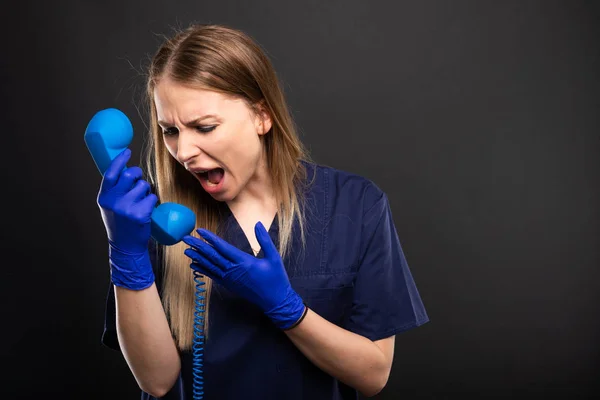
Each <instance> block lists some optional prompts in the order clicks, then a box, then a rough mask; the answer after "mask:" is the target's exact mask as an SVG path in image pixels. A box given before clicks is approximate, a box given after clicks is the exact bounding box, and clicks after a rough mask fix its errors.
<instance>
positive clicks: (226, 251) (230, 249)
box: [196, 228, 246, 262]
mask: <svg viewBox="0 0 600 400" xmlns="http://www.w3.org/2000/svg"><path fill="white" fill-rule="evenodd" d="M196 232H198V234H199V235H200V236H202V237H203V238H204V239H205V240H206V241H207V242H208V243H210V245H211V246H212V247H214V248H215V249H217V251H218V252H219V253H221V254H222V255H223V256H224V257H225V258H227V259H228V260H229V261H232V262H239V261H241V260H242V258H243V257H245V256H246V253H244V252H243V251H241V250H240V249H238V248H237V247H235V246H232V245H231V244H229V243H227V242H226V241H225V240H223V239H221V238H220V237H218V236H217V235H215V234H214V233H212V232H211V231H209V230H206V229H202V228H199V229H196Z"/></svg>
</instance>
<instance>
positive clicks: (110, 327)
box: [101, 239, 162, 351]
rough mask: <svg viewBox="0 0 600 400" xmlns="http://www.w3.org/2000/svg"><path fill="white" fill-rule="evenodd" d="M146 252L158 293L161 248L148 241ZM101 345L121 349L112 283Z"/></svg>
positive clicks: (151, 240) (160, 275) (107, 297)
mask: <svg viewBox="0 0 600 400" xmlns="http://www.w3.org/2000/svg"><path fill="white" fill-rule="evenodd" d="M148 251H149V252H150V261H151V262H152V269H153V270H154V277H155V284H156V288H157V289H158V292H159V293H160V290H161V283H162V282H161V278H162V273H161V272H160V271H161V270H162V267H161V264H162V257H161V255H162V254H161V246H160V245H158V244H157V243H156V242H155V241H154V240H153V239H150V241H149V244H148ZM101 343H102V344H103V345H105V346H106V347H108V348H111V349H113V350H118V351H120V350H121V347H120V346H119V339H118V337H117V312H116V305H115V288H114V285H113V284H112V282H111V283H109V285H108V294H107V295H106V305H105V310H104V330H103V332H102V337H101Z"/></svg>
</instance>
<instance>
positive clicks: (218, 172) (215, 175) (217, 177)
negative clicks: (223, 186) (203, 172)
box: [208, 168, 225, 185]
mask: <svg viewBox="0 0 600 400" xmlns="http://www.w3.org/2000/svg"><path fill="white" fill-rule="evenodd" d="M224 174H225V171H223V169H222V168H215V169H211V170H210V171H208V180H209V181H210V182H211V183H214V184H215V185H216V184H218V183H219V182H221V179H223V175H224Z"/></svg>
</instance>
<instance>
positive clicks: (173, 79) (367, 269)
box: [98, 25, 428, 399]
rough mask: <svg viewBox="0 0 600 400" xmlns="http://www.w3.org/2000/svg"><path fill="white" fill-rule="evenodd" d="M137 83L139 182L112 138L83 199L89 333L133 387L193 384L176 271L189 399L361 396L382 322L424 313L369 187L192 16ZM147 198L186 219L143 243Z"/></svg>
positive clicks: (264, 70)
mask: <svg viewBox="0 0 600 400" xmlns="http://www.w3.org/2000/svg"><path fill="white" fill-rule="evenodd" d="M147 95H148V100H149V111H150V113H149V114H150V115H149V117H150V122H151V126H150V131H151V132H150V133H151V135H150V137H149V146H148V147H147V148H148V150H149V151H148V153H147V154H148V155H149V158H148V161H149V163H148V171H149V176H150V179H149V180H150V182H151V183H148V182H146V181H145V180H144V179H142V170H141V169H140V168H139V167H130V168H127V167H126V163H127V161H128V159H129V157H130V152H128V151H125V152H123V153H122V154H121V155H119V156H118V157H117V158H116V159H115V160H114V161H113V163H112V164H111V166H110V168H109V169H108V170H107V171H106V173H105V176H104V179H103V184H102V187H101V189H100V193H99V201H98V203H99V205H100V208H101V212H102V216H103V220H104V222H105V227H106V230H107V233H108V238H109V244H110V245H109V250H110V251H109V259H110V265H111V285H110V292H109V296H108V301H107V310H106V323H105V330H104V334H103V337H102V340H103V343H104V344H105V345H107V346H109V347H111V348H113V349H120V350H121V351H122V352H123V355H124V357H125V359H126V360H127V363H128V365H129V367H130V369H131V371H132V373H133V375H134V377H135V379H136V381H137V383H138V384H139V386H140V388H141V389H142V397H143V398H152V397H161V398H165V399H184V398H185V399H191V398H192V381H193V368H192V361H193V357H192V352H191V345H192V340H193V337H194V309H195V303H194V296H195V289H196V286H195V284H194V279H193V275H192V271H197V272H199V273H201V274H202V275H203V276H204V278H203V279H204V281H205V284H206V285H205V288H206V290H207V291H206V298H207V299H208V300H207V304H206V312H205V320H204V321H205V322H206V324H205V326H204V329H205V330H204V333H205V335H206V342H205V348H204V364H203V365H202V373H203V376H204V398H206V399H242V398H244V399H355V398H357V395H358V393H362V394H363V395H365V396H373V395H375V394H376V393H378V392H379V391H380V390H381V389H382V388H383V387H384V386H385V384H386V382H387V380H388V376H389V374H390V370H391V366H392V360H393V353H394V338H395V335H396V334H398V333H400V332H403V331H406V330H408V329H411V328H413V327H416V326H419V325H422V324H424V323H425V322H427V321H428V316H427V314H426V311H425V309H424V307H423V304H422V301H421V299H420V296H419V293H418V290H417V288H416V286H415V284H414V281H413V279H412V276H411V273H410V271H409V268H408V266H407V263H406V260H405V258H404V255H403V253H402V249H401V246H400V243H399V240H398V236H397V234H396V230H395V227H394V222H393V219H392V214H391V211H390V207H389V204H388V200H387V197H386V195H385V194H384V193H383V192H382V191H381V190H380V189H379V188H378V187H377V186H376V185H375V184H374V183H372V182H371V181H369V180H367V179H365V178H363V177H360V176H357V175H354V174H351V173H347V172H343V171H339V170H336V169H333V168H330V167H326V166H322V165H317V164H315V163H313V162H311V161H310V159H309V157H308V155H307V154H306V151H305V150H304V148H303V146H302V144H301V143H300V141H299V139H298V136H297V134H296V131H295V128H294V124H293V122H292V119H291V117H290V114H289V112H288V109H287V107H286V103H285V100H284V96H283V94H282V91H281V88H280V86H279V83H278V79H277V77H276V74H275V72H274V70H273V67H272V65H271V63H270V61H269V60H268V58H267V57H266V56H265V54H264V52H263V51H262V50H261V48H260V47H259V46H258V45H257V44H256V43H255V42H254V41H253V40H252V39H251V38H250V37H248V36H247V35H245V34H244V33H242V32H240V31H238V30H234V29H231V28H228V27H224V26H216V25H210V26H204V25H193V26H191V27H189V28H188V29H187V30H185V31H182V32H179V33H178V34H177V35H175V36H174V37H173V38H171V39H169V40H167V41H166V42H165V43H164V44H163V45H162V46H161V47H160V49H159V50H158V52H157V53H156V55H155V56H154V58H153V60H152V63H151V66H150V69H149V74H148V85H147ZM151 187H152V188H154V189H155V193H156V195H154V194H152V193H150V188H151ZM158 199H160V200H161V201H162V202H175V203H180V204H183V205H185V206H187V207H188V208H190V209H191V210H193V211H194V212H195V213H196V217H197V221H196V223H197V225H196V226H197V227H199V230H198V231H195V232H193V233H192V234H191V235H188V236H186V237H185V238H184V240H183V241H182V242H180V243H178V244H175V245H172V246H161V245H158V244H156V243H155V242H154V240H151V238H150V217H149V216H150V213H151V211H152V208H153V207H154V206H155V204H156V203H157V201H158ZM124 210H127V212H125V211H124ZM134 216H135V217H134ZM200 237H202V238H203V239H204V240H201V239H200Z"/></svg>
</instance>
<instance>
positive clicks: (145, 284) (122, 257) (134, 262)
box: [108, 246, 154, 290]
mask: <svg viewBox="0 0 600 400" xmlns="http://www.w3.org/2000/svg"><path fill="white" fill-rule="evenodd" d="M108 249H109V250H108V253H109V261H110V267H111V268H110V275H111V282H112V283H113V284H114V285H116V286H120V287H123V288H126V289H130V290H143V289H147V288H149V287H150V286H152V284H153V283H154V271H153V270H152V262H151V261H150V253H149V252H148V251H147V250H146V251H145V252H143V253H140V254H130V253H126V252H123V251H121V250H119V249H118V248H116V247H114V246H109V248H108Z"/></svg>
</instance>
